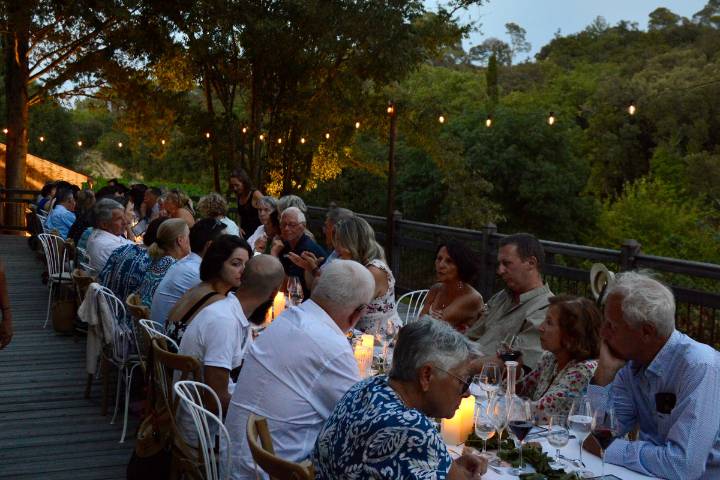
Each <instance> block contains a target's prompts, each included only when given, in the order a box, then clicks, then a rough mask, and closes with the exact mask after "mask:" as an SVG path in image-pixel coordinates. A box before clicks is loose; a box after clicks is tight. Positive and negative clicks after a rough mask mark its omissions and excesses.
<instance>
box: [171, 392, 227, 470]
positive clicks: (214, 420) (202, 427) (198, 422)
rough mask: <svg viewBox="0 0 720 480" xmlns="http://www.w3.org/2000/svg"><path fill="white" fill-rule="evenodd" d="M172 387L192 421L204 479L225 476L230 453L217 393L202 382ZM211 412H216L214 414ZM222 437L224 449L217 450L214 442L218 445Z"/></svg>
mask: <svg viewBox="0 0 720 480" xmlns="http://www.w3.org/2000/svg"><path fill="white" fill-rule="evenodd" d="M173 389H174V390H175V395H177V397H178V398H179V399H180V402H182V405H183V407H184V408H185V410H186V411H188V412H189V413H190V416H191V417H192V419H193V423H194V424H195V431H196V433H197V437H198V443H199V445H198V450H199V451H200V458H201V459H202V463H203V467H204V471H205V476H204V477H203V478H205V479H206V480H220V479H221V478H222V479H225V478H228V473H229V466H230V452H231V448H230V434H229V433H228V431H227V429H226V428H225V425H223V422H222V405H221V404H220V399H219V398H218V396H217V394H216V393H215V391H214V390H213V389H212V388H210V387H208V386H207V385H205V384H204V383H200V382H194V381H190V380H184V381H179V382H177V383H175V385H174V386H173ZM211 410H212V411H211ZM213 411H214V412H217V413H213ZM218 437H220V438H218ZM218 440H219V442H218ZM223 440H224V445H226V448H225V449H224V452H223V453H216V452H215V445H216V442H217V443H218V444H220V443H222V441H223ZM221 475H222V476H221Z"/></svg>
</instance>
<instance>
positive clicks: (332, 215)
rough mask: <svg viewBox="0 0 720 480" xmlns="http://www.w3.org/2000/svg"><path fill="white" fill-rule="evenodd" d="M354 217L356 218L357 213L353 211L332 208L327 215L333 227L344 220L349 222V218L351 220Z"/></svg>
mask: <svg viewBox="0 0 720 480" xmlns="http://www.w3.org/2000/svg"><path fill="white" fill-rule="evenodd" d="M354 216H355V213H353V211H352V210H350V209H347V208H341V207H335V208H331V209H330V210H328V212H327V215H326V217H327V219H328V220H329V221H330V223H332V224H333V225H335V224H336V223H338V222H340V221H342V220H347V219H348V218H351V217H354Z"/></svg>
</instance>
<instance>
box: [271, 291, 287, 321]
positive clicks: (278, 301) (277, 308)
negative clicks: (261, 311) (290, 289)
mask: <svg viewBox="0 0 720 480" xmlns="http://www.w3.org/2000/svg"><path fill="white" fill-rule="evenodd" d="M283 310H285V294H284V293H283V292H278V293H277V295H275V299H274V300H273V315H272V318H273V320H274V319H276V318H277V317H279V316H280V314H281V313H282V312H283Z"/></svg>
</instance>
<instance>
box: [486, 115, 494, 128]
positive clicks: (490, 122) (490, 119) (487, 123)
mask: <svg viewBox="0 0 720 480" xmlns="http://www.w3.org/2000/svg"><path fill="white" fill-rule="evenodd" d="M492 125H493V119H492V115H488V116H487V118H486V119H485V126H486V127H487V128H490V127H492Z"/></svg>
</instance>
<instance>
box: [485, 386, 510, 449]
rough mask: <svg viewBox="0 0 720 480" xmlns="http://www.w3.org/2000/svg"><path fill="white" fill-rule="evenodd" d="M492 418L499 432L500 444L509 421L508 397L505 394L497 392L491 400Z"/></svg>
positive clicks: (490, 411)
mask: <svg viewBox="0 0 720 480" xmlns="http://www.w3.org/2000/svg"><path fill="white" fill-rule="evenodd" d="M489 405H490V406H489V410H488V413H489V414H490V418H492V420H493V424H494V425H495V430H496V431H497V434H498V446H499V445H500V442H501V441H502V434H503V432H504V431H505V428H507V423H508V412H507V397H506V396H505V395H500V394H496V395H495V398H493V399H492V400H490V402H489Z"/></svg>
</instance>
